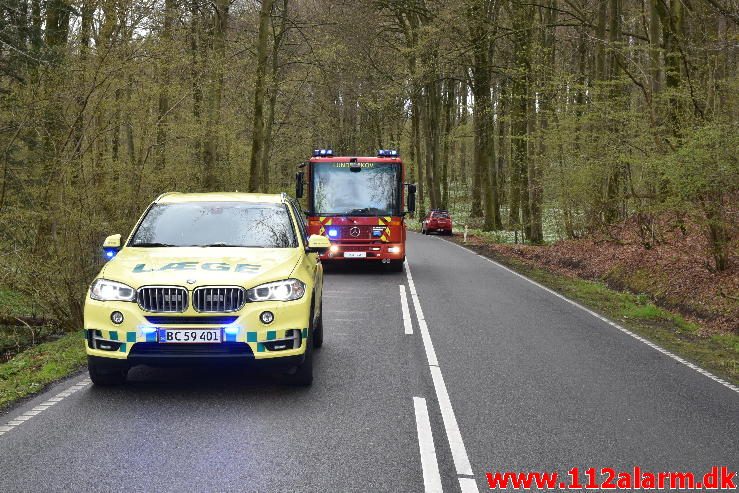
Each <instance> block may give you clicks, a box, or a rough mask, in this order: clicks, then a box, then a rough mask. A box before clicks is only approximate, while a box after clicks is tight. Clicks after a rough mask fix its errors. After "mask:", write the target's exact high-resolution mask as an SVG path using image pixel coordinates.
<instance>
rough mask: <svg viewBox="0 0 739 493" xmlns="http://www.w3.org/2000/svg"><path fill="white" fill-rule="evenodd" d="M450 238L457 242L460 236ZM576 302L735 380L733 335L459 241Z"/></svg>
mask: <svg viewBox="0 0 739 493" xmlns="http://www.w3.org/2000/svg"><path fill="white" fill-rule="evenodd" d="M451 241H455V242H456V243H459V244H462V239H461V237H458V236H455V237H454V238H453V239H451ZM465 246H467V247H468V248H470V249H472V250H474V251H476V252H477V253H479V254H481V255H484V256H486V257H489V258H492V259H493V260H495V261H497V262H500V263H501V264H503V265H505V266H506V267H509V268H510V269H512V270H515V271H516V272H519V273H520V274H523V275H525V276H526V277H528V278H530V279H533V280H535V281H537V282H539V283H541V284H543V285H544V286H547V287H548V288H550V289H553V290H554V291H557V292H558V293H560V294H562V295H564V296H566V297H568V298H570V299H572V300H574V301H577V302H578V303H580V304H582V305H584V306H586V307H588V308H590V309H591V310H593V311H595V312H598V313H601V314H603V315H604V316H606V317H608V318H610V319H611V320H614V321H617V322H618V323H619V324H621V325H622V326H624V327H625V328H627V329H629V330H631V331H632V332H635V333H637V334H639V335H641V336H642V337H645V338H647V339H649V340H651V341H653V342H654V343H656V344H658V345H660V346H661V347H663V348H665V349H667V350H668V351H671V352H673V353H675V354H678V355H680V356H682V357H684V358H686V359H688V360H691V361H692V362H694V363H695V364H697V365H699V366H701V367H703V368H705V369H707V370H709V371H711V372H713V373H715V374H716V375H718V376H721V377H723V378H725V379H726V380H728V381H730V382H732V383H733V384H735V385H739V336H738V335H736V334H713V335H709V336H704V335H701V334H700V333H699V330H698V329H699V327H698V326H697V325H696V324H694V323H692V322H690V321H687V320H685V319H684V318H683V317H682V316H681V315H679V314H677V313H674V312H671V311H669V310H666V309H664V308H661V307H659V306H657V305H655V304H654V303H653V302H652V301H651V300H650V299H649V298H648V297H647V296H645V295H640V294H633V293H629V292H624V291H616V290H613V289H611V288H609V287H607V286H606V285H605V284H604V283H601V282H596V281H588V280H584V279H579V278H573V277H568V276H565V275H562V274H559V273H554V272H551V271H549V270H546V269H544V268H541V267H535V266H531V265H529V264H525V263H523V262H521V261H519V260H516V259H512V258H510V257H506V256H503V255H500V254H498V253H495V254H494V253H492V252H490V251H489V250H487V249H485V248H476V247H474V246H471V245H465Z"/></svg>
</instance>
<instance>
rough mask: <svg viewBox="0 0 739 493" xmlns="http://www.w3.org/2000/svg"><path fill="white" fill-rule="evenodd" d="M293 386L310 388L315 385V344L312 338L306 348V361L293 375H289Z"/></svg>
mask: <svg viewBox="0 0 739 493" xmlns="http://www.w3.org/2000/svg"><path fill="white" fill-rule="evenodd" d="M288 378H289V381H290V383H291V384H292V385H296V386H298V387H308V386H310V385H311V384H312V383H313V343H312V341H311V337H309V338H308V342H307V343H306V348H305V360H303V363H301V364H300V366H298V367H297V368H295V369H294V370H293V372H292V373H290V374H289V375H288Z"/></svg>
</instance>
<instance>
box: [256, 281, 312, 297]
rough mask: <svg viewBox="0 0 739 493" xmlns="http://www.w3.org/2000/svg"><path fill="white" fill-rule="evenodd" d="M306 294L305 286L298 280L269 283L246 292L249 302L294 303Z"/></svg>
mask: <svg viewBox="0 0 739 493" xmlns="http://www.w3.org/2000/svg"><path fill="white" fill-rule="evenodd" d="M304 294H305V284H303V283H302V282H301V281H298V280H297V279H286V280H284V281H276V282H268V283H266V284H260V285H259V286H256V287H254V288H251V289H247V290H246V299H247V300H249V301H292V300H298V299H300V298H302V297H303V295H304Z"/></svg>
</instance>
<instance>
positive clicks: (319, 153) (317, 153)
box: [313, 149, 334, 157]
mask: <svg viewBox="0 0 739 493" xmlns="http://www.w3.org/2000/svg"><path fill="white" fill-rule="evenodd" d="M313 157H334V150H333V149H314V150H313Z"/></svg>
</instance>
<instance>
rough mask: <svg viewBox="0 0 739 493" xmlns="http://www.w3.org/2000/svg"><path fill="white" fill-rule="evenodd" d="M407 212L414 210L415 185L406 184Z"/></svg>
mask: <svg viewBox="0 0 739 493" xmlns="http://www.w3.org/2000/svg"><path fill="white" fill-rule="evenodd" d="M408 212H416V186H415V185H408Z"/></svg>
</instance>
